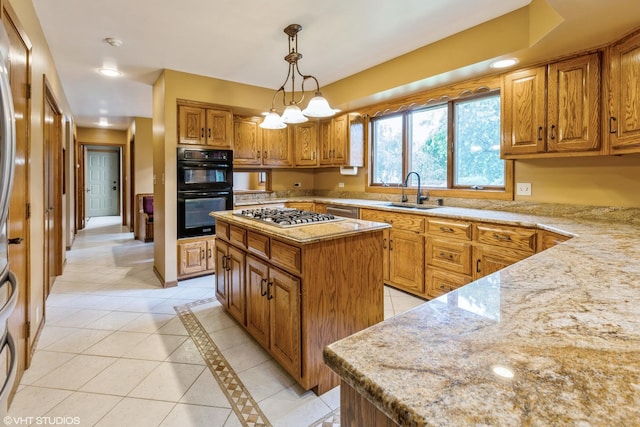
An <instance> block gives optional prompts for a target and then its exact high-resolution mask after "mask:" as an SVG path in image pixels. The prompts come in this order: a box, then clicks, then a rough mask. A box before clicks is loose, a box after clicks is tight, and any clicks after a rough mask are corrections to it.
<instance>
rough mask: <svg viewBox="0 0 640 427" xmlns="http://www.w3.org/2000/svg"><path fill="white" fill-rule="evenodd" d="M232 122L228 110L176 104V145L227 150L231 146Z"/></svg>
mask: <svg viewBox="0 0 640 427" xmlns="http://www.w3.org/2000/svg"><path fill="white" fill-rule="evenodd" d="M232 122H233V117H232V114H231V111H229V110H224V109H219V108H213V107H205V106H199V105H191V104H189V105H183V104H178V144H190V145H207V146H210V147H212V148H220V149H227V150H229V149H231V148H232V145H233V133H232Z"/></svg>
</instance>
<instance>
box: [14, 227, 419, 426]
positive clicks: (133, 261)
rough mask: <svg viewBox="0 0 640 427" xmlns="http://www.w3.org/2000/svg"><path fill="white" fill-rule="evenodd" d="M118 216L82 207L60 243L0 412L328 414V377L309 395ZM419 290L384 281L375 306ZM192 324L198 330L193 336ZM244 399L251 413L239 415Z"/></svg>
mask: <svg viewBox="0 0 640 427" xmlns="http://www.w3.org/2000/svg"><path fill="white" fill-rule="evenodd" d="M120 223H121V221H120V217H98V218H92V219H91V220H90V221H89V223H88V225H87V228H86V229H85V230H83V231H81V232H80V233H78V235H77V237H76V240H75V242H74V245H73V248H72V250H71V251H69V252H67V263H66V265H65V268H64V273H63V275H62V276H60V277H58V278H57V280H56V282H55V284H54V286H53V289H52V293H51V295H50V296H49V298H48V300H47V302H46V325H45V327H44V329H43V331H42V334H41V336H40V339H39V342H38V343H37V350H36V353H35V355H34V358H33V361H32V364H31V367H30V368H29V369H28V370H27V371H26V372H25V375H24V377H23V379H22V381H21V385H20V388H19V390H18V393H17V394H16V396H15V398H14V400H13V403H12V405H11V407H10V410H9V417H10V419H9V418H6V419H5V424H7V425H30V424H35V425H38V424H40V425H46V424H47V423H48V424H50V425H51V424H54V423H56V421H57V424H61V423H62V422H61V421H64V423H66V424H72V425H81V426H93V425H97V426H136V427H140V426H151V427H155V426H180V427H183V426H240V425H252V426H253V425H282V426H298V425H300V426H312V425H313V426H315V425H335V424H331V423H330V422H329V424H326V423H324V424H323V421H325V420H328V419H333V420H339V419H337V418H336V414H337V413H338V411H339V408H338V406H339V387H338V388H335V389H333V390H331V391H329V392H328V393H326V394H324V395H322V396H320V397H318V396H316V395H315V394H313V393H312V392H305V391H304V390H302V389H300V387H299V386H297V385H295V384H294V381H293V379H292V378H290V377H289V376H288V375H287V374H286V373H284V371H282V370H281V369H280V368H279V366H277V365H276V364H275V363H274V362H273V361H272V360H271V359H270V357H269V356H268V355H267V354H266V352H264V351H263V350H262V349H260V348H259V347H258V346H257V344H255V343H254V342H253V341H252V340H251V339H250V338H248V336H247V335H246V334H245V333H244V331H243V330H242V329H241V328H240V327H239V325H237V324H236V323H235V322H233V321H231V319H230V318H229V317H228V316H226V313H224V312H223V310H222V308H221V307H220V305H219V304H218V303H217V301H215V291H214V288H213V283H212V281H213V279H212V277H211V276H205V277H202V278H197V279H191V280H187V281H181V282H180V283H179V286H177V287H174V288H169V289H163V288H161V287H160V285H159V282H158V280H157V278H156V277H155V275H154V273H153V271H152V265H153V259H152V258H153V244H152V243H142V242H139V241H136V240H133V236H132V233H129V232H128V231H127V230H126V228H124V227H122V226H121V225H120ZM421 302H422V301H420V300H417V299H416V298H413V297H410V296H407V295H405V294H402V293H401V292H398V291H394V290H392V289H388V288H386V289H385V317H389V316H391V315H393V314H395V313H398V312H401V311H404V310H407V309H409V308H412V307H413V306H415V305H416V304H419V303H421ZM174 307H176V308H174ZM176 310H177V311H178V312H179V313H177V312H176ZM180 313H181V314H180ZM179 314H180V315H179ZM189 316H191V317H192V319H193V321H192V322H191V324H192V325H193V326H189V324H188V323H187V322H186V320H185V319H187V318H188V317H189ZM183 322H184V323H183ZM185 325H187V328H188V329H187V328H185ZM199 332H200V336H203V337H204V338H202V339H197V337H198V333H199ZM214 340H215V343H214ZM207 343H208V344H207ZM206 345H210V346H213V348H214V350H215V351H218V352H219V353H220V355H221V356H220V360H219V363H220V364H223V363H227V364H228V365H230V366H227V368H228V369H227V371H228V372H230V375H233V376H234V378H236V380H237V381H238V382H240V383H241V384H240V386H239V387H240V388H242V389H243V390H244V391H245V393H246V394H247V395H248V396H249V398H248V400H249V401H250V402H249V404H245V406H239V405H242V404H243V403H246V402H244V401H243V402H242V403H238V401H237V399H236V400H233V399H234V397H233V393H230V392H229V389H228V388H227V389H226V390H225V389H224V388H223V387H222V385H223V382H221V380H220V376H219V375H218V374H217V373H216V371H217V370H219V365H215V366H214V365H213V363H216V362H213V361H212V360H211V358H210V357H209V358H207V359H206V360H205V358H203V356H202V354H205V353H204V352H203V348H204V347H203V346H206ZM208 351H209V350H207V352H208ZM207 354H209V353H207ZM222 354H224V357H223V356H222ZM227 360H228V362H227ZM214 368H215V369H214ZM225 381H226V380H225ZM225 384H226V383H225ZM227 387H228V386H227ZM245 387H246V388H245ZM250 403H253V406H254V407H255V408H256V409H257V411H258V413H260V414H262V419H253V418H251V417H246V416H244V419H243V412H242V411H245V410H246V409H245V408H248V407H250V406H251V405H250ZM258 406H259V408H258ZM37 417H45V418H40V419H38V418H37ZM55 417H63V418H62V419H61V418H55ZM7 421H9V422H7Z"/></svg>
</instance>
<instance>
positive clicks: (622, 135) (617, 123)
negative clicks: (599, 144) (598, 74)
mask: <svg viewBox="0 0 640 427" xmlns="http://www.w3.org/2000/svg"><path fill="white" fill-rule="evenodd" d="M610 59H611V66H610V73H609V82H608V83H609V99H608V101H609V116H608V122H609V123H608V125H609V126H608V129H607V130H608V134H609V143H610V147H611V152H612V154H623V153H637V152H640V33H637V34H635V35H633V36H631V37H628V38H625V39H623V40H621V41H620V42H619V43H616V44H614V45H613V46H612V47H611V49H610Z"/></svg>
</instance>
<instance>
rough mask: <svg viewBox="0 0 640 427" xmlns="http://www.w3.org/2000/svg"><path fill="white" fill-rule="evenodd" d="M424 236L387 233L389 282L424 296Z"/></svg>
mask: <svg viewBox="0 0 640 427" xmlns="http://www.w3.org/2000/svg"><path fill="white" fill-rule="evenodd" d="M424 247H425V245H424V236H422V235H420V234H416V233H413V232H411V231H403V230H394V229H391V231H390V232H389V281H390V282H391V285H393V286H396V287H398V288H400V289H404V290H406V291H408V292H411V293H414V294H417V295H424Z"/></svg>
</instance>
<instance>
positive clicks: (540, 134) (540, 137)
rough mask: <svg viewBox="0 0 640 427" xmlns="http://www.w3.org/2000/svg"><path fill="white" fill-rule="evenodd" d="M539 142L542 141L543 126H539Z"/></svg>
mask: <svg viewBox="0 0 640 427" xmlns="http://www.w3.org/2000/svg"><path fill="white" fill-rule="evenodd" d="M538 141H542V126H538Z"/></svg>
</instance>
